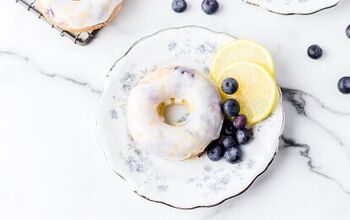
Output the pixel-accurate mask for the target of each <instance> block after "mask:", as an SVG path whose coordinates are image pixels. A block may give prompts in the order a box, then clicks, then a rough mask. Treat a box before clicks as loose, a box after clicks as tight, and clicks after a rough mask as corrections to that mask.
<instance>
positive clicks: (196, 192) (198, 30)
mask: <svg viewBox="0 0 350 220" xmlns="http://www.w3.org/2000/svg"><path fill="white" fill-rule="evenodd" d="M232 40H235V38H234V37H232V36H230V35H228V34H225V33H219V32H215V31H212V30H209V29H207V28H203V27H198V26H186V27H181V28H170V29H166V30H162V31H159V32H157V33H155V34H153V35H150V36H147V37H145V38H143V39H141V40H139V41H138V42H137V43H135V44H134V45H133V46H132V47H131V49H130V50H129V51H128V52H127V53H126V54H125V55H124V56H123V57H122V58H120V59H118V61H117V62H116V63H115V64H114V65H113V67H112V69H111V71H110V73H109V74H108V78H107V80H106V85H105V90H104V93H103V95H102V97H101V100H100V103H99V106H98V112H97V131H98V136H99V141H100V143H101V145H102V147H103V150H104V152H105V155H106V158H107V160H108V162H109V163H110V165H111V167H112V169H113V170H114V171H115V172H116V173H117V174H118V175H120V176H121V177H122V178H123V179H124V180H126V181H127V183H128V184H129V185H130V187H131V188H132V190H133V191H135V192H136V193H137V194H139V195H141V196H142V197H144V198H147V199H149V200H151V201H156V202H160V203H164V204H167V205H169V206H172V207H176V208H182V209H191V208H197V207H209V206H214V205H217V204H219V203H220V202H222V201H224V200H226V199H227V198H230V197H233V196H236V195H239V194H240V193H242V192H243V191H245V190H246V189H247V188H248V187H249V186H250V185H251V183H252V182H253V181H254V180H255V179H256V177H257V176H259V175H260V174H261V173H262V172H264V171H265V170H266V168H267V167H268V165H269V164H270V162H271V161H272V159H273V158H274V155H275V154H276V151H277V147H278V140H279V136H280V134H281V132H282V129H283V123H284V115H283V109H282V106H281V103H280V104H279V105H278V106H277V107H276V110H275V111H274V113H273V114H272V115H271V116H270V117H269V118H268V119H266V120H265V121H264V122H262V123H260V124H259V125H258V126H256V127H255V129H254V132H255V139H254V141H253V142H252V143H251V144H248V145H247V146H244V149H243V151H244V158H243V161H242V162H240V163H238V164H234V165H232V164H228V163H226V162H225V161H220V162H216V163H215V162H212V161H210V160H208V159H207V157H206V156H202V157H198V158H195V159H191V160H187V161H177V162H176V161H166V160H162V159H159V158H156V157H153V156H152V155H150V154H149V153H148V152H146V151H143V149H140V148H139V147H138V145H137V143H135V142H134V140H133V139H132V137H131V136H130V134H129V132H128V129H127V121H126V105H127V100H128V96H129V93H130V91H131V89H132V88H133V87H134V86H135V85H136V84H137V83H138V81H139V80H140V79H142V78H143V77H144V76H145V74H147V73H148V72H150V71H153V70H155V69H157V68H158V67H162V66H169V65H176V66H177V65H181V66H188V67H191V68H194V69H197V70H200V71H203V72H204V73H206V74H208V73H209V64H210V60H211V57H212V55H213V54H214V53H215V52H216V51H217V49H218V47H219V46H220V45H221V44H223V43H225V42H228V41H232ZM165 147H166V146H165Z"/></svg>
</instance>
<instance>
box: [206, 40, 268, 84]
mask: <svg viewBox="0 0 350 220" xmlns="http://www.w3.org/2000/svg"><path fill="white" fill-rule="evenodd" d="M237 61H249V62H253V63H257V64H259V65H261V66H263V67H264V68H265V69H266V70H267V71H268V72H269V74H271V75H272V76H274V63H273V59H272V56H271V54H270V53H269V52H268V51H267V50H266V49H265V48H264V47H263V46H261V45H260V44H257V43H255V42H253V41H249V40H236V41H232V42H230V43H227V44H225V45H223V46H222V47H221V48H219V50H218V52H217V53H216V54H215V56H214V58H213V60H212V64H211V68H210V75H211V78H212V79H213V80H214V81H216V76H217V75H218V73H219V72H220V71H221V70H222V69H224V68H226V67H227V66H228V65H230V64H231V63H234V62H237Z"/></svg>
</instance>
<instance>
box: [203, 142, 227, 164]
mask: <svg viewBox="0 0 350 220" xmlns="http://www.w3.org/2000/svg"><path fill="white" fill-rule="evenodd" d="M207 156H208V158H209V159H210V160H212V161H218V160H220V159H221V158H222V157H223V156H224V150H223V149H222V148H221V146H219V145H217V144H216V145H215V146H211V147H209V148H208V149H207Z"/></svg>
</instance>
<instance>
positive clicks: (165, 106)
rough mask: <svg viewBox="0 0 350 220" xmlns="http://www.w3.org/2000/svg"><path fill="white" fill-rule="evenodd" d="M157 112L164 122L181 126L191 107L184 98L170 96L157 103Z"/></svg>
mask: <svg viewBox="0 0 350 220" xmlns="http://www.w3.org/2000/svg"><path fill="white" fill-rule="evenodd" d="M157 112H158V114H159V116H160V118H161V119H162V120H163V122H164V123H165V124H168V125H170V126H181V125H184V124H186V122H187V121H188V118H189V116H190V113H191V109H190V105H189V104H188V102H187V100H186V99H176V98H171V99H170V100H167V101H165V102H161V103H159V105H158V106H157Z"/></svg>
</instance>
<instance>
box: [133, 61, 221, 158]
mask: <svg viewBox="0 0 350 220" xmlns="http://www.w3.org/2000/svg"><path fill="white" fill-rule="evenodd" d="M168 104H183V105H186V106H187V107H188V111H189V116H188V117H187V119H186V120H185V121H184V122H181V123H179V124H169V123H166V122H165V120H164V116H163V115H162V109H163V107H164V106H166V105H168ZM222 121H223V116H222V113H221V108H220V97H219V94H218V92H217V89H216V87H215V85H214V84H213V83H212V82H211V81H210V79H209V78H208V77H207V76H205V75H204V74H202V73H199V72H197V71H195V70H191V69H188V68H184V67H166V68H163V69H159V70H157V71H155V72H152V73H148V74H147V75H146V77H144V78H143V79H142V80H141V81H140V82H139V83H138V85H137V86H135V87H134V88H133V89H132V90H131V93H130V96H129V98H128V106H127V123H128V129H129V131H130V134H131V136H132V137H133V139H134V140H135V141H136V142H137V143H138V144H139V145H140V146H141V147H142V148H143V149H145V150H147V151H148V152H150V153H152V154H154V155H156V156H158V157H160V158H164V159H170V160H185V159H188V158H190V157H192V156H197V155H199V154H200V153H202V152H203V150H204V149H205V148H206V147H207V146H208V144H209V143H210V142H211V141H212V140H215V139H217V138H218V137H219V135H220V130H221V126H222Z"/></svg>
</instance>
